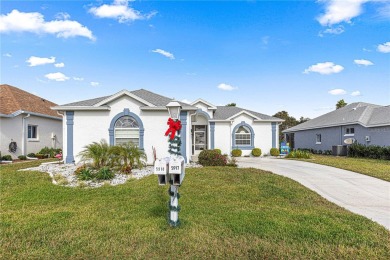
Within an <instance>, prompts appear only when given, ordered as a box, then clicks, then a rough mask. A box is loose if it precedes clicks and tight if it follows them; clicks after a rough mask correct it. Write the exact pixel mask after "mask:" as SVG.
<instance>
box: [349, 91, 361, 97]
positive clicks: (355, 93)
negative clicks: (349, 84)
mask: <svg viewBox="0 0 390 260" xmlns="http://www.w3.org/2000/svg"><path fill="white" fill-rule="evenodd" d="M360 95H361V94H360V91H359V90H356V91H354V92H352V93H351V96H354V97H357V96H360Z"/></svg>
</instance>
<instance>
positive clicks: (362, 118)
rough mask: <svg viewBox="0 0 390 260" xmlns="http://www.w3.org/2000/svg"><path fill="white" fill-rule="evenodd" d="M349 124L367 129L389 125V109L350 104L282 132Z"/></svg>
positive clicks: (358, 103) (366, 104) (360, 103)
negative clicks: (360, 125) (359, 125)
mask: <svg viewBox="0 0 390 260" xmlns="http://www.w3.org/2000/svg"><path fill="white" fill-rule="evenodd" d="M350 124H362V125H364V126H367V127H370V126H375V125H390V107H389V106H385V107H383V106H379V105H374V104H369V103H364V102H356V103H351V104H349V105H347V106H345V107H342V108H339V109H336V110H334V111H332V112H329V113H327V114H324V115H322V116H319V117H316V118H313V119H311V120H309V121H306V122H304V123H302V124H299V125H296V126H294V127H291V128H289V129H286V130H284V131H283V132H295V131H300V130H306V129H315V128H324V127H331V126H338V125H350Z"/></svg>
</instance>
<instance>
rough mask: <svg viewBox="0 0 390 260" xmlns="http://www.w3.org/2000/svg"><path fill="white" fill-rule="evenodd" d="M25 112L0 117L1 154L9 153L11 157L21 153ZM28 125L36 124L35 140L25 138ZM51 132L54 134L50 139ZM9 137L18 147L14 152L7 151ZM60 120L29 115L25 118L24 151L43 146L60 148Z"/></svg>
mask: <svg viewBox="0 0 390 260" xmlns="http://www.w3.org/2000/svg"><path fill="white" fill-rule="evenodd" d="M25 116H26V115H25V114H22V115H19V116H16V117H11V118H5V117H2V118H0V126H1V131H0V132H1V133H0V151H1V154H2V155H6V154H10V155H11V156H12V157H13V158H17V157H18V156H19V155H23V150H22V149H23V134H22V133H23V117H25ZM28 125H36V126H37V129H38V130H37V137H38V138H37V140H28V139H27V127H28ZM52 133H53V134H54V135H55V136H56V138H55V139H52V138H51V137H52ZM11 139H12V140H13V141H15V142H16V144H17V146H18V148H17V150H16V152H15V153H11V152H9V151H8V146H9V144H10V142H11ZM62 140H63V135H62V121H60V120H55V119H50V118H44V117H38V116H30V117H28V118H26V119H25V143H24V144H25V153H24V155H27V154H29V153H37V152H39V151H40V150H41V149H42V148H43V147H45V146H47V147H51V148H62Z"/></svg>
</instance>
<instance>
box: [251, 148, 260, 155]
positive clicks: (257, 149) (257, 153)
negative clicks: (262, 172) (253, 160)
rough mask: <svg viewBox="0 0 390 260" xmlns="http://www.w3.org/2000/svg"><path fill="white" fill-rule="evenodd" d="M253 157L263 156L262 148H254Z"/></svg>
mask: <svg viewBox="0 0 390 260" xmlns="http://www.w3.org/2000/svg"><path fill="white" fill-rule="evenodd" d="M252 155H253V156H254V157H259V156H260V155H261V149H260V148H254V149H253V150H252Z"/></svg>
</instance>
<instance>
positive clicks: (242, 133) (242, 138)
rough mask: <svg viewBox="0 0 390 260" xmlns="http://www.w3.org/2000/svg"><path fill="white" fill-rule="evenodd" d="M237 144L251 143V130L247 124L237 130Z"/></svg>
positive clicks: (247, 144) (245, 144)
mask: <svg viewBox="0 0 390 260" xmlns="http://www.w3.org/2000/svg"><path fill="white" fill-rule="evenodd" d="M235 140H236V143H235V145H236V146H250V145H251V131H250V130H249V129H248V128H247V127H246V126H240V127H239V128H238V129H237V131H236V132H235Z"/></svg>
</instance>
